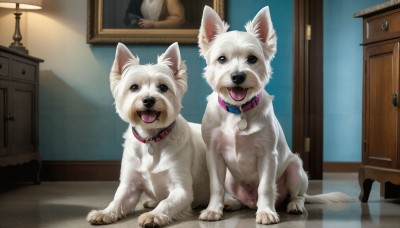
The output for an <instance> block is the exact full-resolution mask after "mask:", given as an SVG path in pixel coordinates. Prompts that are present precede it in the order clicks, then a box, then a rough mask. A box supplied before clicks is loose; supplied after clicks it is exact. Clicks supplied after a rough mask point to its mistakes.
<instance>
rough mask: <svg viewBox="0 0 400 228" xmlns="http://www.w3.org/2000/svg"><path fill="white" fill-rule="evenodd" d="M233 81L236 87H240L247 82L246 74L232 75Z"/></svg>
mask: <svg viewBox="0 0 400 228" xmlns="http://www.w3.org/2000/svg"><path fill="white" fill-rule="evenodd" d="M231 80H232V82H233V83H235V84H236V85H240V84H242V83H243V82H244V80H246V74H245V73H243V72H235V73H233V74H232V75H231Z"/></svg>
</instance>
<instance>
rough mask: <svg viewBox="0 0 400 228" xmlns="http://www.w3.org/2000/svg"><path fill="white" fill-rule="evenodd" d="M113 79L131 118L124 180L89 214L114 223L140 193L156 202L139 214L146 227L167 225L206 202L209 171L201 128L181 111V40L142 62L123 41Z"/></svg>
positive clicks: (121, 108)
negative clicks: (153, 59) (148, 61)
mask: <svg viewBox="0 0 400 228" xmlns="http://www.w3.org/2000/svg"><path fill="white" fill-rule="evenodd" d="M110 84H111V85H110V87H111V92H112V94H113V96H114V98H115V106H116V110H117V113H118V114H119V116H120V117H121V118H122V120H124V121H125V122H127V123H129V127H128V130H127V131H126V132H125V134H124V138H125V143H124V153H123V158H122V164H121V174H120V184H119V186H118V189H117V191H116V193H115V196H114V200H113V201H112V202H111V203H110V205H108V207H107V208H105V209H104V210H93V211H91V212H90V213H89V214H88V216H87V220H88V221H89V222H90V223H91V224H109V223H114V222H116V221H117V220H119V219H122V218H123V217H124V216H125V215H126V214H127V213H129V212H131V211H132V210H133V209H134V208H135V206H136V204H137V203H138V201H139V199H140V197H141V195H142V193H145V194H146V195H147V196H148V197H149V198H150V200H149V201H148V202H146V203H145V204H144V206H145V207H149V208H154V207H155V208H154V209H153V210H152V211H150V212H148V213H144V214H142V215H141V216H140V217H139V219H138V221H139V225H140V226H143V227H158V226H163V225H166V224H168V223H170V222H171V221H173V220H175V219H178V218H181V217H184V216H186V215H187V214H190V213H191V207H196V206H200V205H203V206H206V205H207V203H208V200H209V177H208V173H207V167H206V158H205V151H206V146H205V144H204V141H203V139H202V137H201V128H200V125H199V124H197V125H196V124H191V123H190V124H189V123H188V122H187V121H186V120H185V119H184V118H183V117H182V116H181V115H180V114H179V112H180V110H181V102H182V97H183V95H184V93H185V91H186V87H187V75H186V65H185V64H184V62H183V61H182V60H181V56H180V52H179V46H178V44H177V43H174V44H172V45H171V46H170V47H169V48H168V49H167V50H166V52H165V53H164V54H162V55H161V56H159V57H158V63H157V64H154V65H151V64H148V65H139V59H138V58H137V57H134V56H133V55H132V54H131V52H130V51H129V50H128V48H127V47H126V46H124V45H123V44H121V43H119V44H118V46H117V50H116V56H115V60H114V64H113V66H112V69H111V73H110Z"/></svg>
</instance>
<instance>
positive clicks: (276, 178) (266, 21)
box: [199, 6, 350, 224]
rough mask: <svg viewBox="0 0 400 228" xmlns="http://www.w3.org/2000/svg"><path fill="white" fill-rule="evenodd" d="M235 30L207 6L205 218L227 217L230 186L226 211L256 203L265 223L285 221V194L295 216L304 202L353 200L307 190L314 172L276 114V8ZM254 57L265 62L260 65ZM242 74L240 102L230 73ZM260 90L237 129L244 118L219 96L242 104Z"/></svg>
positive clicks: (203, 40)
mask: <svg viewBox="0 0 400 228" xmlns="http://www.w3.org/2000/svg"><path fill="white" fill-rule="evenodd" d="M228 27H229V26H228V25H227V24H226V23H225V22H223V21H222V20H221V18H220V17H219V16H218V14H217V13H216V12H215V11H214V10H213V9H211V8H210V7H207V6H206V7H205V8H204V11H203V18H202V24H201V28H200V33H199V47H200V55H202V56H203V57H204V58H205V60H206V63H207V66H206V68H205V72H204V77H205V79H206V81H207V83H208V84H209V85H210V86H211V88H212V89H213V93H212V94H211V95H210V96H208V98H207V99H208V104H207V108H206V111H205V114H204V117H203V121H202V135H203V138H204V141H205V142H206V145H207V150H208V151H207V166H208V170H209V174H210V185H211V198H210V203H209V205H208V207H207V209H206V210H203V211H202V212H201V214H200V219H201V220H209V221H211V220H219V219H221V216H222V213H223V209H224V201H223V200H224V193H225V190H226V191H227V192H228V193H229V194H231V195H232V196H233V198H231V199H229V200H228V201H225V208H228V209H238V208H240V206H241V204H243V205H245V206H247V207H250V208H253V209H256V208H257V213H256V222H257V223H261V224H273V223H278V222H279V216H278V214H277V213H276V210H275V206H276V205H279V204H281V203H282V202H283V201H284V200H285V198H286V197H290V198H289V201H290V202H289V203H288V205H287V211H288V212H289V213H295V214H299V213H303V212H304V211H305V208H304V202H305V201H306V202H314V203H328V202H348V201H349V200H350V198H349V197H348V196H347V195H345V194H343V193H328V194H322V195H316V196H308V195H306V191H307V188H308V176H307V174H306V173H305V171H304V170H303V167H302V161H301V159H300V158H299V157H298V156H297V155H295V154H293V153H292V152H291V150H290V148H289V146H288V145H287V143H286V139H285V136H284V133H283V131H282V128H281V126H280V124H279V122H278V120H277V118H276V116H275V114H274V110H273V106H272V100H273V97H272V96H270V95H269V94H268V93H267V92H266V91H265V90H264V87H265V85H266V84H267V83H268V82H269V80H270V77H271V74H272V70H271V66H270V62H271V60H272V59H273V57H274V55H275V53H276V42H277V38H276V34H275V31H274V28H273V25H272V21H271V17H270V13H269V8H268V7H264V8H263V9H261V10H260V11H259V12H258V14H257V15H256V16H255V18H254V19H253V20H252V21H250V22H249V23H247V24H246V26H245V28H246V32H241V31H229V32H228ZM221 56H223V57H224V59H223V60H224V61H222V62H220V61H219V58H220V57H221ZM250 56H251V58H253V59H252V60H254V57H256V58H257V59H258V60H257V61H256V62H255V63H254V61H251V60H250V58H249V57H250ZM251 62H252V63H251ZM237 73H244V74H245V75H246V78H245V81H244V82H243V83H241V84H240V85H239V86H240V87H242V88H245V89H247V93H246V96H245V98H244V99H243V100H241V101H238V100H237V99H236V100H235V99H234V98H233V97H231V96H230V92H229V90H230V89H231V88H234V87H236V86H238V85H237V84H235V83H234V82H233V80H232V78H231V77H232V75H234V74H237ZM260 92H261V93H262V99H261V102H260V103H259V104H258V106H256V107H255V108H253V109H251V110H249V111H247V112H244V113H243V115H244V118H245V119H246V121H247V123H248V125H247V128H245V129H244V130H239V129H238V126H237V123H238V122H239V120H240V118H241V117H240V115H235V114H232V113H229V112H227V111H226V110H224V109H222V108H221V107H219V104H218V96H219V97H221V98H222V100H224V101H225V102H227V103H229V104H232V105H235V106H241V105H242V104H244V103H246V102H248V101H249V100H251V99H252V98H253V97H255V96H256V95H257V94H259V93H260ZM224 184H225V188H224ZM235 200H238V201H235ZM239 202H240V203H239Z"/></svg>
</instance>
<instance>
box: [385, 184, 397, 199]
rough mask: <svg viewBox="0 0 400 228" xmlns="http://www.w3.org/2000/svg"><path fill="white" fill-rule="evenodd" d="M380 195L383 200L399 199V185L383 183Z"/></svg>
mask: <svg viewBox="0 0 400 228" xmlns="http://www.w3.org/2000/svg"><path fill="white" fill-rule="evenodd" d="M381 195H382V196H383V197H384V198H385V199H397V198H399V197H400V185H395V184H392V183H391V182H385V183H384V184H381Z"/></svg>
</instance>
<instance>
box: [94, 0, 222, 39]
mask: <svg viewBox="0 0 400 228" xmlns="http://www.w3.org/2000/svg"><path fill="white" fill-rule="evenodd" d="M224 3H225V0H88V17H87V43H91V44H96V43H117V42H122V43H172V42H179V43H188V44H191V43H193V44H194V43H197V36H198V33H199V28H200V23H201V17H202V14H203V8H204V6H205V5H208V6H210V7H212V8H213V9H214V10H215V11H216V12H217V13H218V14H219V15H220V16H221V18H223V19H224V16H225V15H224V7H225V5H224Z"/></svg>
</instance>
